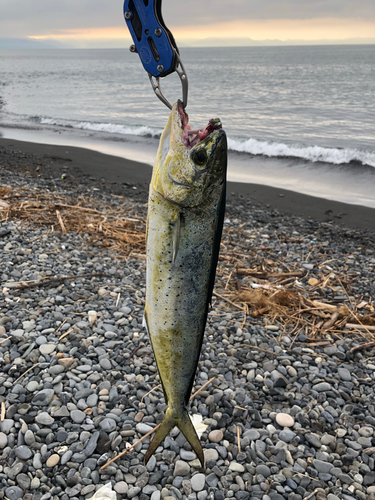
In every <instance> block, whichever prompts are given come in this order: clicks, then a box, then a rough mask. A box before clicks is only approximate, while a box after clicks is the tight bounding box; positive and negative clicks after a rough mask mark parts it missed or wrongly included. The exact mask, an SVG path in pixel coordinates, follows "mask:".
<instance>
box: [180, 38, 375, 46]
mask: <svg viewBox="0 0 375 500" xmlns="http://www.w3.org/2000/svg"><path fill="white" fill-rule="evenodd" d="M177 42H178V41H177ZM368 44H370V45H371V44H375V38H347V39H345V40H277V39H276V40H252V39H251V38H246V37H242V38H225V37H223V38H214V37H211V38H203V39H200V40H189V39H183V44H182V43H179V45H181V46H185V47H261V46H275V45H368Z"/></svg>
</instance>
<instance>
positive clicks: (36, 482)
mask: <svg viewBox="0 0 375 500" xmlns="http://www.w3.org/2000/svg"><path fill="white" fill-rule="evenodd" d="M39 486H40V479H39V478H38V477H33V478H32V480H31V484H30V490H36V489H38V488H39Z"/></svg>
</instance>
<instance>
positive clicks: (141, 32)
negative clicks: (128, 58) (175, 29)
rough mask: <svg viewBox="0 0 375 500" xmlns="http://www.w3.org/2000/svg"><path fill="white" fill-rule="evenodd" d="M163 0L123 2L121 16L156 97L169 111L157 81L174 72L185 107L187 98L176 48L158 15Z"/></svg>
mask: <svg viewBox="0 0 375 500" xmlns="http://www.w3.org/2000/svg"><path fill="white" fill-rule="evenodd" d="M161 2H162V0H125V2H124V17H125V22H126V24H127V26H128V28H129V31H130V34H131V36H132V39H133V42H134V45H131V47H130V51H131V52H137V53H138V55H139V57H140V59H141V62H142V64H143V67H144V68H145V70H146V71H147V73H148V76H149V78H150V82H151V85H152V88H153V89H154V92H155V94H156V95H157V97H158V98H159V99H160V100H161V101H162V102H163V103H164V104H165V105H166V106H168V107H169V108H170V109H172V105H171V104H170V102H169V101H168V99H167V98H166V97H165V96H164V94H163V93H162V91H161V85H160V78H164V77H165V76H167V75H169V74H171V73H174V72H176V73H177V74H178V76H179V78H180V81H181V85H182V102H183V106H184V108H185V107H186V105H187V99H188V78H187V75H186V72H185V68H184V66H183V64H182V61H181V57H180V54H179V50H178V47H177V45H176V42H175V39H174V37H173V35H172V33H171V32H170V31H169V29H168V28H167V27H166V25H165V23H164V20H163V16H162V13H161Z"/></svg>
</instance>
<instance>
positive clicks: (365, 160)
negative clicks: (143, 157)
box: [34, 117, 375, 167]
mask: <svg viewBox="0 0 375 500" xmlns="http://www.w3.org/2000/svg"><path fill="white" fill-rule="evenodd" d="M34 119H36V121H38V122H40V123H42V124H44V125H56V126H62V127H69V128H75V129H81V130H92V131H95V132H107V133H110V134H122V135H135V136H143V137H153V138H156V139H158V138H160V136H161V133H162V132H163V130H162V129H158V128H153V127H149V126H146V125H144V126H133V127H131V126H127V125H121V124H118V123H95V122H78V121H74V120H59V119H54V118H43V117H34ZM228 147H229V149H230V150H232V151H238V152H243V153H249V154H252V155H262V156H268V157H293V158H301V159H304V160H308V161H311V162H325V163H332V164H335V165H341V164H345V163H350V162H351V161H358V162H360V163H362V164H363V165H369V166H371V167H375V152H371V151H360V150H358V149H337V148H324V147H321V146H298V145H288V144H284V143H277V142H267V141H258V140H257V139H238V138H231V137H228Z"/></svg>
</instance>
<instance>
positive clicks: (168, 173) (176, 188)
mask: <svg viewBox="0 0 375 500" xmlns="http://www.w3.org/2000/svg"><path fill="white" fill-rule="evenodd" d="M226 170H227V140H226V134H225V132H224V130H223V129H222V125H221V122H220V120H219V119H218V118H216V119H212V120H210V122H209V123H208V125H207V127H205V128H202V129H199V130H191V127H190V125H189V117H188V115H187V114H186V113H185V110H184V108H183V106H182V103H181V102H180V101H177V103H175V104H174V106H173V108H172V111H171V113H170V116H169V119H168V123H167V125H166V127H165V129H164V131H163V133H162V136H161V139H160V144H159V149H158V153H157V158H156V162H155V165H154V170H153V176H152V180H151V185H152V187H153V189H154V190H155V191H156V192H158V193H159V194H160V195H161V196H163V197H164V198H165V199H167V200H169V201H171V202H173V203H175V204H177V205H179V206H182V207H195V206H198V205H202V204H204V203H206V202H208V200H209V198H210V197H212V196H213V195H214V194H215V193H219V192H221V191H222V189H223V186H224V185H225V179H226ZM215 188H216V189H215Z"/></svg>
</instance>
